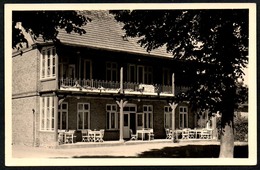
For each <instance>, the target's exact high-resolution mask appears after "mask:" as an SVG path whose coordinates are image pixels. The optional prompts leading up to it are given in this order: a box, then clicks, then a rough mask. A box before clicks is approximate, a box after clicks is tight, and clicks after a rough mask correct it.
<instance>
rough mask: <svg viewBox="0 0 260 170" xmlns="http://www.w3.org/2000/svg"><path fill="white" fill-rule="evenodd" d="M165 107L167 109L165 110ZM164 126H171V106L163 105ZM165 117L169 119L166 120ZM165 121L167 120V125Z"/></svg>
mask: <svg viewBox="0 0 260 170" xmlns="http://www.w3.org/2000/svg"><path fill="white" fill-rule="evenodd" d="M166 108H167V111H165V110H166ZM163 111H164V128H170V129H171V128H172V108H171V107H170V106H164V110H163ZM167 117H169V119H170V120H169V121H166V119H167ZM167 122H169V123H170V124H169V127H167V126H166V124H167Z"/></svg>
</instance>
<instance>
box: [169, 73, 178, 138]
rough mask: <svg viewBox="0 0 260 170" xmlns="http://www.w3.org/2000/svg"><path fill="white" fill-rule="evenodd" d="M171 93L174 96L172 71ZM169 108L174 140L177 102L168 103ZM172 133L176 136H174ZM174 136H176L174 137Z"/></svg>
mask: <svg viewBox="0 0 260 170" xmlns="http://www.w3.org/2000/svg"><path fill="white" fill-rule="evenodd" d="M172 94H173V96H175V78H174V73H172ZM169 105H170V107H171V109H172V140H173V142H175V139H177V133H176V132H175V109H176V107H177V104H176V103H174V101H173V102H172V103H169ZM174 134H175V135H176V136H174ZM175 137H176V138H175Z"/></svg>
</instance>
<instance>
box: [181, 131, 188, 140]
mask: <svg viewBox="0 0 260 170" xmlns="http://www.w3.org/2000/svg"><path fill="white" fill-rule="evenodd" d="M182 139H189V129H183V130H182Z"/></svg>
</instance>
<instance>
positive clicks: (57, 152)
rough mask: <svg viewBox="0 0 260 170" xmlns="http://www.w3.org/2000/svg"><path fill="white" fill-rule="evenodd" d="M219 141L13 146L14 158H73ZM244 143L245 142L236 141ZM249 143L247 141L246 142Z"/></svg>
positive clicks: (129, 154) (132, 153)
mask: <svg viewBox="0 0 260 170" xmlns="http://www.w3.org/2000/svg"><path fill="white" fill-rule="evenodd" d="M218 144H219V142H217V141H202V142H181V143H145V144H133V145H118V146H102V147H90V148H87V147H86V148H70V149H51V148H44V147H29V146H21V145H14V146H12V157H13V158H72V157H84V156H86V157H90V156H97V157H98V156H104V157H109V156H111V157H136V156H138V154H140V153H142V152H145V151H150V150H153V149H162V148H164V147H178V146H185V145H218ZM235 144H236V145H243V143H235ZM245 144H247V143H245Z"/></svg>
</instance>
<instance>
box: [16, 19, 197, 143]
mask: <svg viewBox="0 0 260 170" xmlns="http://www.w3.org/2000/svg"><path fill="white" fill-rule="evenodd" d="M121 28H122V26H121V25H120V24H118V23H116V22H115V21H114V20H113V19H104V20H102V19H97V20H93V21H92V22H91V23H89V24H88V25H87V26H86V30H87V33H86V34H85V35H82V36H80V35H76V34H66V33H64V32H63V31H62V30H61V31H60V33H59V35H58V38H59V39H60V42H59V43H52V42H43V41H40V40H33V39H32V40H31V41H29V42H30V46H29V48H26V49H23V53H21V52H17V51H14V52H13V58H12V62H13V65H12V67H13V72H12V141H13V144H26V145H34V146H39V145H40V146H43V145H53V144H55V143H56V142H57V132H58V130H61V129H64V130H69V129H73V130H76V136H77V139H76V140H77V141H81V134H80V131H81V130H83V129H105V136H104V140H105V141H109V140H120V141H122V140H128V139H129V138H130V129H132V130H133V131H134V132H135V131H136V130H138V129H142V128H153V129H154V135H155V138H156V139H164V138H165V137H166V134H165V128H172V127H173V126H174V127H175V128H176V129H183V128H195V127H197V122H198V120H197V114H196V112H194V111H192V108H191V106H190V105H189V104H188V102H183V103H180V104H178V105H176V108H175V117H173V115H172V113H173V111H172V107H171V106H170V105H169V103H171V104H172V102H173V97H174V95H176V94H179V93H182V92H184V91H186V90H187V89H188V87H189V86H190V85H191V82H192V74H193V73H192V72H189V73H187V72H185V71H183V68H184V67H190V66H189V65H187V63H184V62H181V61H175V60H173V59H172V57H171V55H170V54H167V53H166V52H165V51H163V49H160V50H157V51H156V50H155V51H154V52H151V53H148V52H146V51H145V49H143V48H141V47H139V46H138V45H137V44H136V42H135V40H134V39H126V38H125V37H123V35H124V33H123V31H122V30H121ZM122 106H123V107H122ZM120 109H121V112H120Z"/></svg>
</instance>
